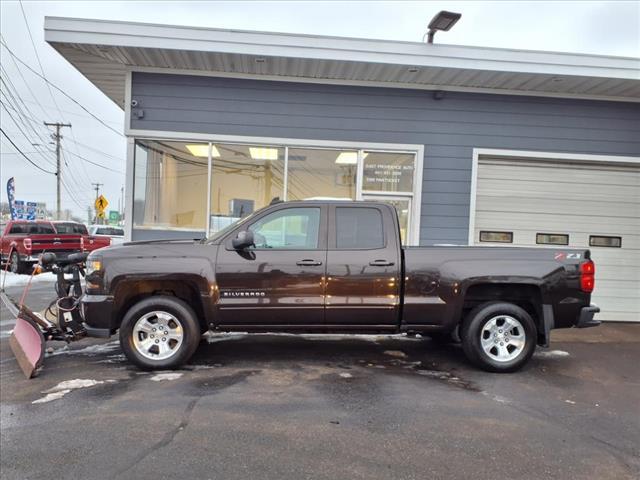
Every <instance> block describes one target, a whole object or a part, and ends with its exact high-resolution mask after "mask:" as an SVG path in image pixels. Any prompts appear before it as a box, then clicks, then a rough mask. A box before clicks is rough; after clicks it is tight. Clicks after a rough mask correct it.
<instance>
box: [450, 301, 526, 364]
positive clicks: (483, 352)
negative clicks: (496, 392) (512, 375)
mask: <svg viewBox="0 0 640 480" xmlns="http://www.w3.org/2000/svg"><path fill="white" fill-rule="evenodd" d="M505 326H506V328H505ZM536 339H537V329H536V325H535V323H534V321H533V319H532V318H531V316H530V315H529V314H528V313H527V312H526V311H525V310H524V309H522V308H521V307H519V306H518V305H514V304H513V303H506V302H499V303H485V304H483V305H479V306H477V307H476V308H474V309H473V310H472V311H471V312H469V314H468V315H467V317H466V318H465V320H464V325H463V327H462V349H463V350H464V353H465V355H466V357H467V358H468V359H469V361H470V362H471V363H473V364H474V365H476V366H477V367H480V368H481V369H483V370H486V371H488V372H498V373H507V372H515V371H516V370H519V369H520V368H522V367H523V366H524V365H525V364H526V363H527V362H528V361H529V359H530V358H531V356H532V355H533V352H534V351H535V348H536Z"/></svg>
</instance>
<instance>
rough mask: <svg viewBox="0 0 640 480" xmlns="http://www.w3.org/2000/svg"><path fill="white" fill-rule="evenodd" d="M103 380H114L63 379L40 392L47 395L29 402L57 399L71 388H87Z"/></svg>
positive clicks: (103, 381)
mask: <svg viewBox="0 0 640 480" xmlns="http://www.w3.org/2000/svg"><path fill="white" fill-rule="evenodd" d="M105 382H109V383H111V382H115V380H93V379H87V378H76V379H75V380H65V381H63V382H60V383H59V384H58V385H56V386H55V387H53V388H50V389H49V390H45V391H44V392H42V393H46V394H47V395H45V396H44V397H42V398H39V399H37V400H34V401H33V402H31V403H47V402H51V401H53V400H58V399H60V398H62V397H64V396H65V395H66V394H67V393H69V392H71V391H72V390H77V389H79V388H89V387H93V386H95V385H100V384H103V383H105Z"/></svg>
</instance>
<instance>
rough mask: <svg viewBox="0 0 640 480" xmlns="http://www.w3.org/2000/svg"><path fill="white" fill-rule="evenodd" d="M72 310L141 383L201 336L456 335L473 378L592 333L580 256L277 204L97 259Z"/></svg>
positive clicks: (369, 205) (381, 217) (343, 209)
mask: <svg viewBox="0 0 640 480" xmlns="http://www.w3.org/2000/svg"><path fill="white" fill-rule="evenodd" d="M87 272H88V275H87V278H86V286H87V290H86V294H85V295H84V297H83V299H82V302H83V307H84V312H85V324H86V326H87V330H88V332H89V334H90V335H96V336H105V337H106V336H110V335H111V334H113V333H115V331H116V330H118V329H119V330H120V343H121V346H122V350H123V351H124V353H125V354H126V356H127V358H128V359H129V360H130V361H132V362H133V363H135V364H136V365H138V366H139V367H141V368H144V369H153V368H160V369H163V368H172V367H177V366H179V365H180V364H182V363H184V362H186V361H188V360H189V358H190V357H191V355H192V354H193V353H194V351H195V350H196V348H197V346H198V344H199V341H200V335H201V334H202V333H203V332H205V331H207V330H214V331H222V332H225V331H227V332H231V331H243V332H307V333H309V332H317V333H386V334H394V333H407V334H416V333H421V334H426V335H430V336H433V337H435V338H446V337H447V336H448V335H449V334H451V333H452V332H453V331H454V330H455V329H458V331H459V335H460V337H461V340H462V347H463V350H464V353H465V354H466V356H467V357H468V358H469V360H471V362H473V363H474V364H476V365H478V366H479V367H481V368H484V369H486V370H490V371H494V372H510V371H514V370H516V369H518V368H520V367H522V366H523V365H524V364H525V363H526V362H527V361H528V360H529V358H530V357H531V355H532V354H533V352H534V349H535V348H536V345H545V346H546V345H548V342H549V334H550V331H551V329H554V328H569V327H590V326H595V325H598V324H599V322H598V321H597V320H594V319H593V316H594V314H595V313H597V312H598V311H599V309H598V307H596V306H594V305H591V304H590V300H591V292H592V290H593V288H594V272H595V266H594V263H593V261H591V259H590V253H589V250H569V249H565V248H557V249H548V248H499V247H408V248H405V247H403V246H402V244H401V240H400V230H399V225H398V217H397V214H396V211H395V209H394V208H393V207H392V206H390V205H388V204H383V203H374V202H328V201H303V202H286V203H277V204H274V205H271V206H269V207H266V208H264V209H262V210H259V211H257V212H255V213H253V214H252V215H250V216H248V217H245V218H243V219H241V220H239V221H238V222H237V223H236V224H234V225H231V226H229V227H227V228H226V229H225V230H223V231H221V232H218V233H217V234H216V235H214V236H213V237H211V238H209V239H207V240H199V241H193V240H174V241H157V240H156V241H148V242H144V241H142V242H132V243H127V244H125V245H118V246H115V247H111V248H109V249H106V250H102V251H99V252H94V253H92V254H90V255H89V258H88V261H87Z"/></svg>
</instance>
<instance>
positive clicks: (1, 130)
mask: <svg viewBox="0 0 640 480" xmlns="http://www.w3.org/2000/svg"><path fill="white" fill-rule="evenodd" d="M0 132H2V134H3V135H4V136H5V137H6V138H7V140H9V143H11V145H13V148H15V149H16V150H17V151H18V152H19V153H20V154H21V155H22V156H23V157H24V158H25V159H26V160H27V161H28V162H29V163H30V164H31V165H33V166H34V167H36V168H37V169H38V170H42V171H43V172H44V173H49V174H51V175H55V173H54V172H50V171H48V170H45V169H44V168H42V167H41V166H40V165H38V164H37V163H34V162H33V161H32V160H31V159H30V158H29V157H27V156H26V155H25V153H24V152H23V151H22V150H20V148H19V147H18V146H17V145H16V144H15V143H14V142H13V140H11V137H9V135H7V134H6V133H5V131H4V130H3V129H2V127H0Z"/></svg>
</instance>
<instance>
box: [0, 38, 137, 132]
mask: <svg viewBox="0 0 640 480" xmlns="http://www.w3.org/2000/svg"><path fill="white" fill-rule="evenodd" d="M0 43H2V45H4V48H6V49H7V51H8V52H9V54H10V55H11V56H12V57H13V58H15V59H16V60H17V61H18V62H20V63H21V64H22V65H24V66H25V67H26V68H27V69H28V70H29V71H30V72H32V73H33V74H34V75H37V76H38V77H40V78H41V79H42V80H44V81H45V82H47V84H49V85H51V86H52V87H53V88H55V89H56V90H58V91H59V92H60V93H62V94H63V95H64V96H65V97H67V98H68V99H69V100H71V101H72V102H73V103H75V104H76V105H78V106H79V107H80V108H81V109H82V110H84V111H85V112H87V113H88V114H89V115H91V116H92V117H93V118H94V119H96V120H97V121H98V122H99V123H100V124H102V125H103V126H105V127H107V128H108V129H109V130H111V131H112V132H114V133H116V134H118V135H120V136H121V137H124V135H123V134H122V133H120V132H119V131H118V130H116V129H115V128H113V127H111V126H109V125H108V124H106V123H105V122H104V121H103V120H102V119H101V118H100V117H98V116H97V115H94V114H93V113H92V112H91V111H90V110H89V109H87V108H86V107H85V106H84V105H82V104H81V103H80V102H78V101H77V100H76V99H75V98H73V97H72V96H71V95H69V94H68V93H67V92H65V91H64V90H62V89H61V88H60V87H58V86H57V85H56V84H55V83H53V82H51V81H49V80H48V79H47V78H46V77H44V76H42V75H40V74H39V73H38V72H36V71H35V70H34V69H33V68H31V67H30V66H29V65H28V64H27V63H25V62H23V61H22V60H21V59H20V57H18V56H17V55H16V54H15V53H13V51H12V50H11V49H10V48H9V47H8V46H7V44H6V43H5V42H4V40H2V41H0Z"/></svg>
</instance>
